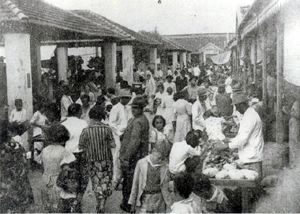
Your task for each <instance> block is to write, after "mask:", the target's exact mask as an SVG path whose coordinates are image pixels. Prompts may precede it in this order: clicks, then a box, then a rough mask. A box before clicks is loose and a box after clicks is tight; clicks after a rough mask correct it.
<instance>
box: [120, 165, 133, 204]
mask: <svg viewBox="0 0 300 214" xmlns="http://www.w3.org/2000/svg"><path fill="white" fill-rule="evenodd" d="M135 165H136V164H134V165H131V166H129V167H126V168H124V169H122V173H123V190H122V194H123V200H122V204H123V205H124V206H129V205H128V200H129V197H130V193H131V188H132V182H133V176H134V169H135Z"/></svg>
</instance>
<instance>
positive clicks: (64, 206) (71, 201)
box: [57, 198, 82, 213]
mask: <svg viewBox="0 0 300 214" xmlns="http://www.w3.org/2000/svg"><path fill="white" fill-rule="evenodd" d="M57 212H58V213H81V212H82V211H81V207H80V203H79V202H78V201H77V199H76V198H68V199H63V198H60V199H59V202H58V208H57Z"/></svg>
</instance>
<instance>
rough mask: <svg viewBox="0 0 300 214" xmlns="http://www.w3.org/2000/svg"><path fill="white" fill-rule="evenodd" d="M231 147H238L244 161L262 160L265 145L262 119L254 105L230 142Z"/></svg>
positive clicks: (245, 115)
mask: <svg viewBox="0 0 300 214" xmlns="http://www.w3.org/2000/svg"><path fill="white" fill-rule="evenodd" d="M229 147H230V148H231V149H235V148H238V151H239V158H240V160H241V161H242V162H243V163H252V162H258V161H262V159H263V147H264V139H263V134H262V121H261V119H260V117H259V115H258V113H257V112H256V111H255V110H254V109H253V108H252V107H249V108H248V109H247V110H246V112H245V114H244V116H243V119H242V120H241V122H240V128H239V131H238V134H237V136H236V137H235V138H233V139H232V141H231V143H229Z"/></svg>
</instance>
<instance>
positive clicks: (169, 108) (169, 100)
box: [161, 87, 175, 125]
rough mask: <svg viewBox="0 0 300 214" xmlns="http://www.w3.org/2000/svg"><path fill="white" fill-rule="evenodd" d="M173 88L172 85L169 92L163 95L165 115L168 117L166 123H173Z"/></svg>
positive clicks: (162, 104)
mask: <svg viewBox="0 0 300 214" xmlns="http://www.w3.org/2000/svg"><path fill="white" fill-rule="evenodd" d="M174 103H175V101H174V100H173V89H172V88H171V87H168V88H167V93H166V94H165V95H164V96H163V98H162V101H161V107H162V108H164V113H163V115H162V116H163V117H164V118H165V119H166V124H167V125H169V124H172V120H173V118H172V116H173V104H174Z"/></svg>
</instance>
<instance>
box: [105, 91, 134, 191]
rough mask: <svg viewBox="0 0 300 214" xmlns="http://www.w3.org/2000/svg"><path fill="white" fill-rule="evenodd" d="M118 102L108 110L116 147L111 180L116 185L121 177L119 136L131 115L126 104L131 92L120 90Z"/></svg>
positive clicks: (129, 107)
mask: <svg viewBox="0 0 300 214" xmlns="http://www.w3.org/2000/svg"><path fill="white" fill-rule="evenodd" d="M119 98H120V102H119V103H117V104H116V105H114V106H113V107H112V109H111V111H110V116H109V126H110V127H111V129H112V132H113V136H114V140H115V143H116V148H114V151H113V182H114V185H117V183H118V182H119V180H120V179H121V169H120V160H119V156H120V148H121V141H120V136H121V135H123V133H124V131H125V129H126V127H127V123H128V121H129V119H130V118H131V117H132V113H131V106H130V105H128V103H129V101H130V100H131V92H130V90H128V89H121V90H120V95H119Z"/></svg>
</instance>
